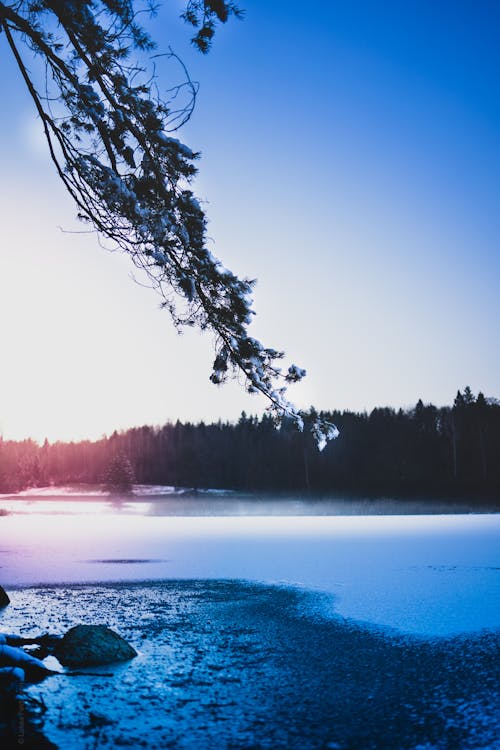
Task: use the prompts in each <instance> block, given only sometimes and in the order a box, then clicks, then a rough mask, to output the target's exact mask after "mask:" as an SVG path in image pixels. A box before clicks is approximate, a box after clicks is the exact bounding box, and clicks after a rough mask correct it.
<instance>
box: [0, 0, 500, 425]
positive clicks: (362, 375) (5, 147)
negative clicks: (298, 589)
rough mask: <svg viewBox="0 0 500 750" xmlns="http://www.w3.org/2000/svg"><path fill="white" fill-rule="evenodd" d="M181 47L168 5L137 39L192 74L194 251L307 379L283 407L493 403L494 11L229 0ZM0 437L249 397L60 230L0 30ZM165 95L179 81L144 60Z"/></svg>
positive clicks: (497, 93) (148, 297) (498, 103)
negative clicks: (227, 281) (203, 230)
mask: <svg viewBox="0 0 500 750" xmlns="http://www.w3.org/2000/svg"><path fill="white" fill-rule="evenodd" d="M242 4H243V5H244V7H245V8H246V18H245V20H244V21H242V22H239V21H233V22H232V23H230V24H228V25H227V26H226V27H224V28H221V29H220V30H219V31H218V33H217V35H216V38H215V42H214V47H213V50H212V51H211V52H210V54H209V55H208V56H206V57H202V56H200V55H199V53H197V52H196V51H195V50H194V49H192V48H191V47H190V45H189V42H188V39H189V33H190V29H189V28H188V27H186V26H184V25H183V24H182V22H181V21H178V20H177V16H178V14H179V12H180V9H181V6H182V2H180V0H175V1H174V0H165V2H164V3H163V6H164V7H163V8H162V10H161V12H160V15H159V16H158V18H157V19H156V20H155V21H154V23H153V34H154V36H155V37H156V38H157V39H158V41H159V42H160V47H166V46H167V45H168V43H169V42H170V43H171V44H172V45H173V47H174V49H175V51H176V52H178V53H179V54H180V56H181V57H182V59H183V60H184V61H185V62H186V64H187V65H188V67H189V69H190V71H191V74H192V76H193V78H195V79H196V80H198V81H199V82H200V94H199V98H198V105H197V109H196V111H195V113H194V115H193V118H192V120H191V122H190V123H189V124H188V126H186V127H185V128H184V130H183V131H182V132H181V133H180V137H181V138H182V139H183V140H184V141H185V142H186V143H188V144H189V145H190V146H192V147H193V148H194V149H196V150H200V151H201V152H202V159H201V161H200V164H199V168H200V173H199V176H198V178H197V180H196V183H195V189H196V191H197V193H198V194H199V196H200V197H201V198H203V199H204V200H206V201H207V204H206V210H207V214H208V217H209V219H210V224H209V234H210V236H211V238H213V247H212V248H211V249H212V251H213V252H214V253H215V254H216V255H217V256H218V257H220V258H221V259H222V261H223V262H224V264H225V265H226V266H228V267H230V268H232V270H234V271H236V272H238V273H240V274H242V275H246V276H249V277H251V278H254V277H256V278H258V281H259V283H258V287H257V290H256V295H255V308H256V310H257V317H256V320H255V323H254V324H253V325H252V328H253V335H255V336H256V337H258V338H261V339H262V340H263V343H264V344H266V345H270V346H274V347H277V348H284V349H285V350H286V352H287V354H288V355H289V357H290V360H291V361H293V362H296V363H297V364H298V365H300V366H303V367H305V368H306V369H307V371H308V377H307V378H306V379H305V381H304V382H303V384H300V385H299V386H295V387H294V388H291V389H290V396H291V397H294V398H295V400H296V401H297V402H298V403H299V405H300V406H304V407H307V406H309V405H310V404H314V405H315V406H317V407H318V408H324V409H332V408H340V409H344V408H348V409H356V410H362V409H371V408H372V407H374V406H376V405H392V406H395V407H399V406H411V405H413V404H414V403H415V402H416V401H417V399H418V398H422V399H423V400H424V401H425V402H428V401H432V402H434V403H436V404H444V403H450V402H451V401H452V399H453V397H454V394H455V392H456V390H457V388H463V387H464V386H465V385H467V384H468V385H470V386H471V387H472V389H473V391H474V392H477V391H478V390H483V391H484V392H485V394H486V395H487V396H495V397H500V353H499V345H498V340H499V335H498V327H499V320H500V273H499V272H500V211H499V205H498V203H499V186H500V47H499V45H498V37H499V32H500V6H499V5H498V3H497V2H496V0H491V1H489V0H481V1H480V2H477V3H470V2H465V0H463V1H461V0H458V1H457V0H455V1H454V2H451V1H450V2H448V0H441V1H440V2H438V3H436V2H435V1H434V2H432V1H431V0H419V2H416V1H415V2H405V3H401V2H396V1H392V0H386V1H385V2H383V3H382V2H380V1H379V0H378V1H377V2H376V1H375V0H359V2H357V3H352V2H348V1H347V0H344V1H342V2H341V1H339V0H324V1H323V2H317V3H311V4H307V3H303V2H298V0H287V1H286V2H285V0H266V1H265V2H264V0H253V1H252V0H247V2H246V3H242ZM0 59H1V62H2V83H1V92H2V103H3V106H2V115H1V119H0V136H1V138H0V152H1V164H2V168H1V171H0V194H1V198H2V200H1V203H0V205H1V208H2V210H1V220H2V221H1V244H2V248H1V253H0V316H1V353H2V366H1V371H0V432H3V434H4V436H5V437H15V438H20V437H25V436H28V435H32V436H34V437H35V438H37V439H43V438H44V437H45V436H48V437H49V439H51V440H53V439H56V438H62V439H68V438H80V437H98V436H100V435H101V434H103V433H110V432H111V431H112V430H113V429H115V428H118V429H120V428H125V427H128V426H132V425H137V424H144V423H149V424H161V423H163V422H165V421H166V420H176V419H177V418H179V419H181V420H187V419H190V420H198V419H204V420H216V419H218V418H222V419H236V418H237V417H238V415H239V413H240V412H241V410H242V409H245V410H246V411H247V412H251V413H260V412H261V411H262V410H263V408H264V407H265V401H264V400H263V399H260V397H250V396H248V395H246V394H245V393H244V391H243V389H242V388H241V387H240V386H239V385H238V384H231V385H228V386H223V387H222V388H217V387H215V386H213V385H212V384H211V383H210V382H209V381H208V376H209V374H210V366H211V362H212V359H213V352H212V343H211V341H210V338H209V336H208V335H205V334H198V333H195V332H192V331H189V332H188V333H186V334H185V335H184V336H178V335H177V334H176V333H175V331H174V330H173V328H172V326H171V324H170V321H169V318H168V315H167V313H166V312H164V311H160V310H159V306H158V305H159V299H158V298H156V297H155V295H154V293H153V292H151V291H150V290H147V289H144V288H143V287H141V286H139V285H137V284H134V283H133V281H132V280H131V279H130V276H129V274H130V272H131V266H130V264H129V262H128V260H127V259H126V258H123V257H120V256H119V255H117V254H111V253H108V252H106V251H105V250H103V249H102V248H101V247H100V246H99V244H98V242H97V239H96V237H95V236H94V235H88V234H68V233H63V232H62V231H61V230H60V229H59V227H63V228H65V229H81V228H83V227H79V225H78V224H77V222H76V221H75V220H74V215H75V213H76V212H75V210H74V208H73V206H72V205H71V202H70V200H69V198H68V197H67V196H66V195H65V192H64V189H63V188H62V186H61V185H59V183H58V180H57V178H56V177H55V175H54V172H53V168H52V166H51V164H50V162H49V158H48V154H47V152H46V149H45V147H44V144H43V142H42V138H41V136H40V133H39V126H38V125H37V122H36V118H35V116H34V114H33V109H32V106H31V103H30V101H29V98H28V96H27V94H25V92H24V91H23V89H22V83H21V82H20V79H19V76H18V74H17V72H16V71H15V69H14V66H13V64H12V61H11V60H10V59H9V53H8V50H7V48H6V43H5V39H4V38H2V37H0ZM161 73H162V81H163V82H164V86H165V88H168V86H169V85H171V84H172V82H173V81H176V80H177V78H178V72H177V71H176V69H175V68H168V67H165V68H164V69H163V70H162V71H161Z"/></svg>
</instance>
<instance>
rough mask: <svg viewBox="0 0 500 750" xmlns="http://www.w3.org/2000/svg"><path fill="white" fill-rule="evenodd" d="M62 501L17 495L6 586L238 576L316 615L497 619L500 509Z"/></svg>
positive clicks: (3, 576)
mask: <svg viewBox="0 0 500 750" xmlns="http://www.w3.org/2000/svg"><path fill="white" fill-rule="evenodd" d="M18 502H19V501H18ZM9 507H11V506H9ZM11 509H12V507H11ZM62 509H63V506H62V503H61V500H59V501H57V502H52V503H51V502H50V501H48V500H47V501H46V502H45V501H40V500H37V501H34V500H33V501H31V502H29V501H28V500H26V502H24V503H21V504H18V505H16V510H17V511H21V512H14V513H12V514H11V515H6V516H3V517H1V518H0V566H1V568H0V582H1V583H2V585H3V586H4V587H5V588H7V589H9V587H22V586H29V585H37V584H46V583H50V584H56V583H85V582H103V581H134V580H135V581H141V580H160V579H161V580H205V579H208V580H244V581H251V582H259V583H265V584H273V585H274V584H287V585H292V586H296V587H298V588H302V589H308V590H311V591H315V592H318V594H322V595H321V596H317V597H313V598H312V599H311V602H315V604H314V605H313V604H311V606H315V607H317V608H318V610H320V611H321V613H322V614H323V615H326V616H328V617H333V618H335V617H339V616H340V617H344V618H349V619H352V620H356V621H360V622H364V623H366V624H370V625H373V626H376V627H383V628H389V629H395V630H397V631H399V632H401V633H408V634H414V635H423V636H446V635H453V634H458V633H466V632H469V633H470V632H473V631H480V630H483V629H497V628H499V627H500V515H495V514H481V515H474V514H467V515H432V516H428V515H405V516H396V515H377V516H360V515H358V516H348V515H344V516H313V515H311V516H307V515H289V516H257V515H254V516H234V515H233V516H229V515H228V516H217V517H209V516H202V517H196V516H184V517H183V516H159V515H150V513H151V507H150V506H149V505H148V504H144V503H142V504H141V503H137V504H131V505H130V506H129V507H128V508H127V512H123V509H120V508H113V507H112V506H110V505H109V503H105V502H104V501H103V499H102V498H99V497H96V498H95V499H94V500H91V501H88V500H87V501H86V502H78V501H77V500H75V499H73V501H72V503H71V504H66V503H65V504H64V513H61V512H60V511H61V510H62ZM302 512H303V510H302Z"/></svg>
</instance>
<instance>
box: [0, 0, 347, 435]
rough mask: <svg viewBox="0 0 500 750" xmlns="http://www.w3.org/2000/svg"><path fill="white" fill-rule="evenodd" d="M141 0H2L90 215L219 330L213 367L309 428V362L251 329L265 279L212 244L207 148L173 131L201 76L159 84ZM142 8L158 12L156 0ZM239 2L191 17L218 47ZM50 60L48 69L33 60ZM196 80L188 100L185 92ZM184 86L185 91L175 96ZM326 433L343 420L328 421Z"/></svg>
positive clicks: (197, 4)
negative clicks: (219, 26) (203, 195)
mask: <svg viewBox="0 0 500 750" xmlns="http://www.w3.org/2000/svg"><path fill="white" fill-rule="evenodd" d="M135 5H136V4H135V3H133V2H132V0H71V2H61V1H60V0H45V1H43V2H29V1H25V2H23V1H20V2H10V3H0V26H1V28H2V30H3V31H4V36H5V39H6V41H7V44H8V45H9V47H10V49H11V51H12V53H13V54H14V56H15V59H16V61H17V64H18V67H19V69H20V71H21V74H22V76H23V79H24V82H25V83H26V85H27V87H28V90H29V92H30V94H31V97H32V99H33V101H34V103H35V106H36V109H37V112H38V115H39V117H40V119H41V121H42V125H43V129H44V132H45V136H46V139H47V142H48V146H49V151H50V155H51V157H52V160H53V161H54V163H55V166H56V168H57V171H58V174H59V176H60V178H61V179H62V181H63V182H64V184H65V186H66V188H67V190H68V191H69V193H70V194H71V196H72V198H73V199H74V201H75V202H76V204H77V206H78V214H79V217H80V218H81V219H82V220H84V221H86V222H88V223H90V225H92V226H93V227H94V228H95V229H96V230H97V231H98V232H99V233H100V235H101V236H102V237H104V238H106V240H108V241H111V243H112V244H113V246H114V247H118V248H120V249H121V250H123V251H124V252H126V253H128V254H129V255H130V256H131V258H132V260H133V262H134V264H135V265H136V266H137V267H138V268H140V269H142V270H143V271H144V272H145V274H146V276H147V277H148V279H149V282H150V284H151V286H152V287H153V288H154V289H156V290H157V291H158V292H159V294H160V295H161V297H162V300H163V301H162V305H163V306H164V307H165V308H166V309H167V310H168V311H169V312H170V314H171V316H172V319H173V321H174V323H175V325H176V326H178V327H180V326H198V327H199V328H201V329H202V330H210V331H211V332H212V333H213V334H214V336H215V341H216V356H215V361H214V364H213V370H212V374H211V376H210V379H211V380H212V382H213V383H216V384H219V383H223V382H224V381H225V380H226V379H227V378H228V376H229V375H232V374H234V373H238V372H242V373H243V374H244V376H245V384H246V388H247V390H248V391H249V392H251V393H253V392H260V393H262V394H264V395H265V396H266V397H267V398H268V399H269V402H270V407H269V408H270V410H271V412H272V413H273V414H274V415H275V416H276V417H277V418H281V417H282V416H287V417H288V418H291V419H292V420H294V421H295V423H296V424H297V425H298V427H299V428H301V429H302V419H301V416H300V414H299V411H298V409H297V408H296V407H295V406H294V405H293V404H292V403H291V402H290V401H288V399H287V395H286V388H287V385H288V384H289V383H293V382H297V381H299V380H300V379H301V378H302V377H303V376H304V375H305V370H303V369H302V368H299V367H297V366H296V365H291V366H290V367H289V368H288V369H287V370H286V371H285V372H282V370H281V368H280V366H279V361H280V360H281V359H282V358H283V352H281V351H279V350H276V349H273V348H269V347H264V346H263V345H262V344H261V343H260V342H259V341H257V340H256V339H254V338H252V337H251V336H250V335H249V333H248V326H249V324H250V322H251V320H252V317H253V315H254V311H253V309H252V287H253V282H252V281H250V280H249V279H240V278H238V277H237V276H235V275H234V274H233V273H232V272H231V271H229V270H227V269H226V268H225V267H224V266H223V265H222V264H221V263H220V261H219V260H218V259H217V258H215V257H214V256H213V255H212V254H211V253H210V251H209V250H208V248H207V243H206V217H205V214H204V211H203V209H202V208H201V206H200V204H199V202H198V200H197V199H196V197H195V195H194V194H193V192H192V190H191V185H190V183H191V181H192V178H193V177H194V175H195V173H196V166H195V164H196V160H197V158H198V155H197V154H196V153H195V152H194V151H192V150H191V149H190V148H189V147H187V146H186V145H184V144H183V143H182V142H181V141H180V140H178V139H177V138H175V137H173V136H172V135H171V132H172V130H173V129H175V128H177V127H178V126H179V125H180V124H182V123H183V122H185V120H186V119H187V118H189V116H190V115H191V112H192V108H193V106H194V101H195V98H196V87H195V86H194V84H193V83H192V82H191V81H190V80H189V77H187V78H186V80H185V82H184V83H183V84H182V83H181V84H180V85H176V86H173V87H171V88H170V89H169V91H170V99H169V100H168V102H167V101H164V100H163V99H162V98H161V97H160V96H159V93H158V88H159V87H158V82H157V79H156V75H155V69H154V56H153V55H152V52H153V50H154V43H153V41H152V40H151V38H150V37H149V36H148V35H147V34H146V32H145V31H144V29H143V28H142V27H141V26H140V24H139V23H138V20H137V19H138V14H137V11H136V7H135ZM140 10H142V11H144V10H149V11H150V12H153V10H154V9H153V7H152V5H151V4H150V3H145V4H143V6H141V8H140ZM239 14H240V11H239V9H238V8H237V6H236V5H235V4H234V3H231V2H221V0H217V1H216V0H210V1H209V0H190V2H188V3H187V8H186V11H185V14H184V18H185V20H186V21H187V22H188V23H190V24H191V25H192V26H193V27H195V28H196V29H197V32H196V36H195V37H194V38H193V41H194V43H195V44H196V45H197V46H198V47H199V49H201V51H203V52H205V51H207V49H208V47H209V46H210V42H211V39H212V37H213V33H214V29H215V25H216V23H217V22H225V21H226V20H227V19H228V17H229V16H230V15H239ZM33 54H34V55H36V56H37V57H41V58H42V60H43V62H44V70H45V76H44V77H43V80H40V81H38V80H35V79H34V75H33V74H32V73H31V72H30V64H29V63H30V60H31V57H30V56H32V55H33ZM185 88H187V89H188V91H189V96H188V99H187V103H186V104H185V105H178V104H176V102H175V97H176V94H177V95H179V94H181V92H182V93H184V90H185ZM172 97H173V98H174V101H172ZM315 430H316V432H317V440H318V444H319V445H321V444H323V443H324V441H325V440H327V439H329V438H331V437H334V436H335V435H334V431H332V430H331V429H325V428H324V426H322V425H320V424H318V425H317V426H316V428H315Z"/></svg>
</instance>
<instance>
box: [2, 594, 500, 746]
mask: <svg viewBox="0 0 500 750" xmlns="http://www.w3.org/2000/svg"><path fill="white" fill-rule="evenodd" d="M10 593H11V599H12V603H11V605H10V606H9V607H8V608H6V609H5V610H4V611H3V613H2V615H1V619H0V628H1V629H2V630H5V631H10V632H17V633H19V634H21V635H23V636H26V637H28V636H31V635H34V634H40V632H43V631H46V630H48V631H50V632H53V633H61V632H63V631H65V630H66V629H68V628H69V627H71V626H73V625H75V624H78V623H79V622H86V623H94V624H97V623H105V624H107V625H109V626H110V627H112V628H113V629H115V630H117V631H118V632H119V633H120V634H121V635H123V636H124V637H126V638H127V640H129V642H130V643H131V644H132V645H133V646H134V647H135V648H136V649H137V650H138V652H139V656H138V657H136V658H135V659H133V660H132V661H131V662H129V663H127V664H121V665H118V666H116V667H113V668H112V672H113V677H95V676H89V677H85V676H83V677H74V678H70V677H64V676H56V677H50V678H47V679H46V680H45V681H44V682H43V683H41V684H40V685H36V686H33V687H31V688H30V689H29V693H30V694H31V695H33V696H34V697H37V698H43V701H44V702H45V704H46V705H47V709H48V710H47V713H46V714H45V725H44V726H45V729H44V731H45V734H46V735H47V737H48V738H49V739H50V740H51V741H52V742H54V743H55V744H56V745H57V746H59V747H61V748H68V749H69V750H80V749H81V750H83V749H84V748H87V747H91V746H92V747H94V746H95V747H101V746H102V747H114V746H117V747H118V746H128V747H137V748H139V747H169V748H179V750H188V749H189V748H195V747H197V748H199V747H203V748H206V749H207V750H209V749H210V748H214V750H215V748H217V749H218V750H219V749H220V748H227V750H229V749H230V748H283V749H284V748H297V750H299V748H300V750H304V748H311V750H313V749H314V750H315V749H316V748H318V750H319V748H338V749H341V750H354V748H361V747H362V748H364V749H366V750H370V749H374V750H375V748H376V749H378V748H381V749H382V748H384V749H387V750H392V749H394V750H396V749H397V750H401V748H416V747H426V748H433V749H434V748H436V749H437V750H440V749H441V748H443V750H444V749H445V748H451V747H453V748H463V749H466V748H479V747H482V748H486V747H487V748H489V749H492V748H496V747H498V746H499V745H498V739H497V738H498V736H499V733H500V720H499V716H500V700H499V694H498V683H499V678H500V633H498V631H497V632H494V631H490V632H488V631H484V632H482V633H471V634H468V635H461V636H455V637H452V638H433V639H426V638H417V637H414V636H407V635H401V634H397V633H395V632H391V631H389V630H384V629H375V628H370V627H364V626H363V625H361V624H359V623H356V622H353V621H350V620H346V619H343V618H340V617H339V618H329V619H326V618H325V617H323V616H322V614H321V601H320V600H321V595H319V594H312V593H310V592H307V591H300V590H298V589H293V588H290V587H285V586H281V587H278V586H274V587H269V586H263V585H258V584H250V583H245V582H241V581H202V580H197V581H167V582H165V581H156V582H136V583H114V584H106V583H99V584H94V585H91V584H89V585H81V586H78V585H72V586H61V585H57V586H41V587H40V586H38V587H31V588H19V589H14V590H13V591H12V592H10ZM92 671H93V672H95V671H96V669H95V668H94V669H93V670H92ZM102 671H103V672H109V671H110V669H109V667H106V668H105V669H104V668H103V669H102ZM89 743H90V744H89ZM92 743H95V744H92ZM495 743H497V744H495Z"/></svg>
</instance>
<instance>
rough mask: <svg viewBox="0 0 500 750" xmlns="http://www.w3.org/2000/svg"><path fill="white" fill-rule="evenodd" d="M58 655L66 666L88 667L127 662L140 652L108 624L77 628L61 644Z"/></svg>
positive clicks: (69, 631) (70, 631) (56, 650)
mask: <svg viewBox="0 0 500 750" xmlns="http://www.w3.org/2000/svg"><path fill="white" fill-rule="evenodd" d="M54 654H55V656H56V657H57V658H58V659H59V661H60V662H61V664H63V665H64V666H65V667H88V666H95V665H96V664H111V663H112V662H114V661H127V660H128V659H133V657H134V656H137V651H135V649H133V648H132V646H130V644H128V643H127V641H126V640H124V639H123V638H122V637H121V636H120V635H118V633H115V632H114V631H113V630H111V629H110V628H107V627H106V626H105V625H76V627H74V628H71V629H70V630H68V632H67V633H66V635H65V636H64V637H63V638H62V639H61V640H60V641H59V643H58V644H57V645H56V648H55V650H54Z"/></svg>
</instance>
